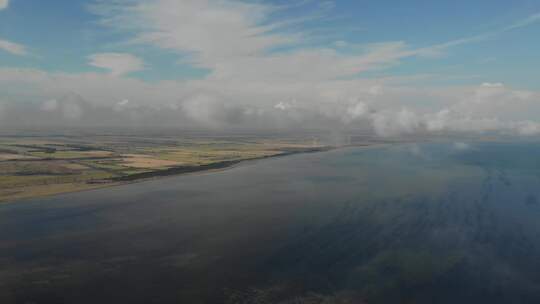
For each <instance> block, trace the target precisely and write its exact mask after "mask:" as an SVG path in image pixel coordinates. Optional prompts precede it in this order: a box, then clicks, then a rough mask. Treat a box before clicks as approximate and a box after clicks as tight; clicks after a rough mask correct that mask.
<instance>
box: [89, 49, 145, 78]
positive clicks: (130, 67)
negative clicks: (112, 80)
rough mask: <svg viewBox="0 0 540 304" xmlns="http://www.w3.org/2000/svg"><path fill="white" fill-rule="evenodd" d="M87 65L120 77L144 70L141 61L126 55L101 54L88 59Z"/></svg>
mask: <svg viewBox="0 0 540 304" xmlns="http://www.w3.org/2000/svg"><path fill="white" fill-rule="evenodd" d="M88 59H89V60H90V62H89V64H90V65H92V66H95V67H98V68H102V69H107V70H109V71H110V73H111V75H113V76H122V75H125V74H129V73H131V72H136V71H140V70H142V69H144V62H143V61H142V59H140V58H138V57H136V56H134V55H131V54H127V53H101V54H94V55H91V56H90V57H88Z"/></svg>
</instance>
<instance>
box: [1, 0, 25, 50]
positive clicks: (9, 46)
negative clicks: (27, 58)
mask: <svg viewBox="0 0 540 304" xmlns="http://www.w3.org/2000/svg"><path fill="white" fill-rule="evenodd" d="M0 1H1V0H0ZM0 4H1V3H0ZM0 50H3V51H6V52H8V53H11V54H13V55H18V56H23V55H27V54H28V52H27V51H26V47H25V46H24V45H22V44H18V43H15V42H11V41H8V40H3V39H0Z"/></svg>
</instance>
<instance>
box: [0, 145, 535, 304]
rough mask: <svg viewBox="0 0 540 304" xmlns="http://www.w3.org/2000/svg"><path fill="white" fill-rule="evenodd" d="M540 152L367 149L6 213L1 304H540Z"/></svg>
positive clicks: (1, 228)
mask: <svg viewBox="0 0 540 304" xmlns="http://www.w3.org/2000/svg"><path fill="white" fill-rule="evenodd" d="M538 155H540V145H536V144H530V143H528V144H520V143H515V144H508V143H505V144H496V143H472V144H469V143H468V144H466V145H464V144H454V143H441V144H423V145H400V146H392V147H381V148H376V149H374V148H371V149H366V148H356V149H343V150H337V151H331V152H327V153H320V154H313V155H297V156H291V157H287V158H282V159H274V160H267V161H261V162H256V163H251V164H247V165H244V166H240V167H238V168H234V169H231V170H227V171H224V172H219V173H210V174H201V175H192V176H180V177H173V178H167V179H161V180H156V181H151V182H145V183H140V184H133V185H128V186H123V187H118V188H110V189H103V190H98V191H89V192H82V193H76V194H69V195H61V196H56V197H53V198H47V199H40V200H35V201H29V202H24V203H17V204H11V205H5V206H2V207H0V240H1V241H0V302H1V303H127V302H129V303H179V302H180V303H538V302H539V301H540V271H538V270H539V269H540V259H538V257H539V256H540V221H538V218H539V216H540V206H539V203H538V196H539V195H540V187H539V180H538V174H539V172H540V158H538Z"/></svg>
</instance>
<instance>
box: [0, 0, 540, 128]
mask: <svg viewBox="0 0 540 304" xmlns="http://www.w3.org/2000/svg"><path fill="white" fill-rule="evenodd" d="M415 2H416V1H413V2H408V3H407V4H404V3H383V2H380V3H379V2H376V3H375V2H373V3H368V2H366V3H363V2H362V3H360V2H357V1H300V0H298V1H239V0H226V1H212V0H196V1H195V0H193V1H191V0H186V1H178V0H151V1H142V0H115V1H101V0H95V1H83V0H76V1H69V3H62V5H60V4H52V5H49V4H47V5H45V4H43V2H41V1H22V0H10V1H8V0H3V1H0V127H1V128H3V129H10V128H20V127H40V128H41V127H82V128H85V127H96V126H99V127H106V126H109V127H127V128H132V127H137V128H145V127H179V128H184V129H204V130H220V131H223V130H250V131H255V132H257V131H264V130H276V129H279V130H285V131H287V130H294V129H298V128H302V129H318V130H326V131H328V130H334V131H342V130H362V131H366V132H373V133H375V134H377V135H380V136H400V135H409V134H417V133H428V134H440V133H445V132H465V133H471V132H473V133H477V132H500V133H505V134H512V135H514V134H515V135H523V136H531V135H537V134H539V133H540V121H539V117H540V93H539V90H540V87H539V86H538V82H537V79H539V76H540V75H539V72H538V68H537V67H538V66H540V62H539V59H538V55H537V54H538V53H539V51H540V46H539V43H538V39H537V37H538V30H539V26H540V6H539V5H538V3H535V2H530V1H513V2H512V3H509V2H507V1H475V3H470V2H469V1H452V2H448V3H441V2H439V3H430V4H426V3H415ZM420 4H421V5H420ZM418 7H422V9H419V10H417V9H413V8H418Z"/></svg>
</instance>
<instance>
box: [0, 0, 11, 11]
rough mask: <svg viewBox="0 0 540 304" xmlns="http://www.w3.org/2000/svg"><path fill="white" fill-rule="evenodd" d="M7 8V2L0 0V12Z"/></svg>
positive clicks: (7, 0) (6, 0)
mask: <svg viewBox="0 0 540 304" xmlns="http://www.w3.org/2000/svg"><path fill="white" fill-rule="evenodd" d="M8 6H9V0H0V10H3V9H6V8H7V7H8Z"/></svg>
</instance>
